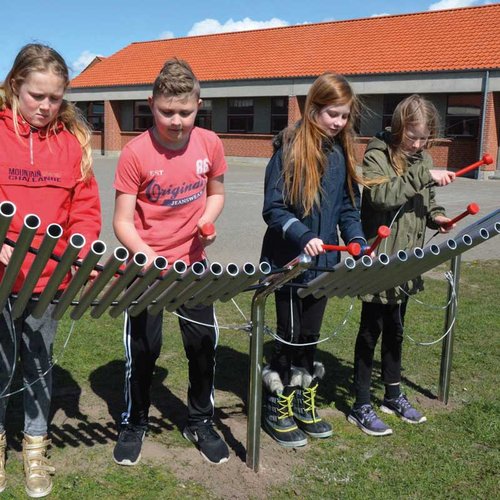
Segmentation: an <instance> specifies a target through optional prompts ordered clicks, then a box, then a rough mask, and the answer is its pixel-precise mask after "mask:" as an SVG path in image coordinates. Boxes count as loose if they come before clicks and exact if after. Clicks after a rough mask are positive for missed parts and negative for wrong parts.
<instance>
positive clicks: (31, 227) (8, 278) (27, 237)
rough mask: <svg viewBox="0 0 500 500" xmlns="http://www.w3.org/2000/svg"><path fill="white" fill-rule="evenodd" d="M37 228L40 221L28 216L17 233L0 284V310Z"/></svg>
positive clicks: (33, 216)
mask: <svg viewBox="0 0 500 500" xmlns="http://www.w3.org/2000/svg"><path fill="white" fill-rule="evenodd" d="M39 227H40V219H39V218H38V217H37V216H36V215H34V214H29V215H27V216H26V217H25V218H24V224H23V228H22V229H21V232H20V233H19V238H18V239H17V241H16V245H15V246H14V250H13V252H12V255H11V257H10V260H9V263H8V264H7V267H6V268H5V270H4V273H3V278H2V281H1V282H0V310H2V309H3V308H4V306H5V304H6V303H7V299H8V297H9V295H10V293H11V291H12V287H13V286H14V284H15V282H16V279H17V276H18V274H19V271H20V269H21V266H22V265H23V262H24V259H25V258H26V254H27V253H28V249H29V246H30V244H31V242H32V241H33V237H34V236H35V233H36V230H37V229H38V228H39Z"/></svg>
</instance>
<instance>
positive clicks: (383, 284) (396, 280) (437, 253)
mask: <svg viewBox="0 0 500 500" xmlns="http://www.w3.org/2000/svg"><path fill="white" fill-rule="evenodd" d="M489 237H490V233H489V231H488V230H487V229H486V228H481V229H478V230H477V234H476V235H475V237H471V236H470V235H463V236H462V237H461V238H459V239H458V240H456V239H449V240H447V241H445V242H443V243H441V244H440V245H430V246H429V247H426V248H424V249H423V250H422V249H414V251H413V253H411V254H410V255H409V256H408V258H407V259H406V260H405V261H404V263H402V264H401V266H400V271H399V272H396V271H397V269H396V268H394V267H392V266H390V265H389V266H388V267H387V273H386V274H385V275H384V276H385V279H383V280H379V281H377V282H376V283H373V282H371V281H367V282H365V283H364V284H363V287H360V288H358V289H357V290H356V294H359V295H363V294H365V293H379V292H382V291H384V290H388V289H390V288H393V287H394V286H397V285H401V284H403V283H406V282H407V281H409V280H411V279H414V278H416V277H417V276H420V275H421V274H423V273H425V272H427V271H429V270H430V269H433V268H435V267H436V266H438V265H439V264H442V263H443V262H446V261H448V260H449V259H451V258H452V257H453V256H455V255H457V254H459V253H462V252H465V251H467V250H469V249H471V248H473V247H474V246H476V245H478V244H480V243H482V242H483V241H485V240H486V239H488V238H489Z"/></svg>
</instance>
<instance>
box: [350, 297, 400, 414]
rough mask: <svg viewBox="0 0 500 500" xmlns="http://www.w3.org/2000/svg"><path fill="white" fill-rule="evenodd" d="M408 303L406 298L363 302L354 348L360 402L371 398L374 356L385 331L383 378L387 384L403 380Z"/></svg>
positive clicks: (366, 401) (383, 340)
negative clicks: (390, 302) (388, 302)
mask: <svg viewBox="0 0 500 500" xmlns="http://www.w3.org/2000/svg"><path fill="white" fill-rule="evenodd" d="M406 305H407V302H406V301H405V302H403V303H402V304H376V303H370V302H363V305H362V308H361V321H360V325H359V332H358V337H357V338H356V347H355V349H354V390H355V395H356V404H359V405H360V404H366V403H369V402H370V386H371V379H372V370H373V358H374V354H375V347H376V345H377V341H378V339H379V337H380V334H382V346H381V362H382V381H383V382H384V384H386V385H389V384H397V383H399V382H401V351H402V344H403V326H404V317H405V313H406Z"/></svg>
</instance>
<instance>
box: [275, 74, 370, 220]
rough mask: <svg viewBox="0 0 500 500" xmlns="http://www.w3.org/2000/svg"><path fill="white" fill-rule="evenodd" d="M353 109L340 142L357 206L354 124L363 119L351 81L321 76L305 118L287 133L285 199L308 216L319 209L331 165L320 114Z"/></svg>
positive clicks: (307, 100)
mask: <svg viewBox="0 0 500 500" xmlns="http://www.w3.org/2000/svg"><path fill="white" fill-rule="evenodd" d="M342 105H349V106H350V114H349V119H348V121H347V124H346V126H345V127H344V128H343V129H342V131H341V132H339V134H338V136H337V137H336V140H337V138H338V140H339V142H340V144H341V145H342V147H343V149H344V155H345V159H346V166H347V183H348V187H349V193H350V195H351V199H352V201H353V203H354V189H353V185H354V183H355V182H360V183H362V180H361V179H360V178H359V177H358V175H357V174H356V157H355V150H354V138H355V133H354V123H355V122H356V119H357V117H358V116H359V107H360V106H359V101H358V99H357V97H356V95H355V94H354V91H353V90H352V88H351V86H350V85H349V83H348V81H347V80H346V79H345V78H344V77H343V76H342V75H338V74H336V73H324V74H322V75H321V76H319V77H318V78H317V79H316V80H315V81H314V83H313V84H312V86H311V88H310V89H309V92H308V94H307V97H306V102H305V107H304V116H303V118H302V120H301V122H299V124H298V125H297V126H292V127H289V128H288V129H287V130H285V132H284V139H285V145H284V156H283V182H284V188H285V189H284V194H285V199H286V200H287V201H289V202H290V203H291V204H292V205H295V206H299V207H301V208H302V211H303V214H304V215H305V216H306V215H308V214H310V213H311V211H312V209H313V207H314V205H319V196H318V194H320V193H321V179H322V177H323V174H324V173H325V168H326V165H327V155H326V153H325V151H324V148H323V144H324V142H325V141H331V139H330V138H329V137H328V136H327V134H326V132H325V131H324V130H323V129H322V128H321V127H320V126H319V125H318V122H317V116H318V113H319V112H320V111H321V110H322V109H323V108H324V107H325V106H342Z"/></svg>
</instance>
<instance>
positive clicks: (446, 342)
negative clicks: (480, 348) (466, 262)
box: [438, 254, 462, 404]
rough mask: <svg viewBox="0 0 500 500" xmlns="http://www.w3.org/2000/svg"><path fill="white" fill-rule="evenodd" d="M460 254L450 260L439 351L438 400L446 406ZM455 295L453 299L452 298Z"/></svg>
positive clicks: (456, 308)
mask: <svg viewBox="0 0 500 500" xmlns="http://www.w3.org/2000/svg"><path fill="white" fill-rule="evenodd" d="M461 257H462V256H461V254H458V255H456V256H455V257H453V258H452V259H451V265H450V270H451V272H452V274H453V280H452V282H451V283H450V284H449V287H448V302H449V304H448V308H447V310H446V321H445V325H444V331H445V332H447V331H448V330H450V331H449V333H448V335H447V336H446V337H445V338H444V339H443V346H442V350H441V370H440V372H439V386H438V399H439V401H441V402H443V403H444V404H448V394H449V392H450V375H451V362H452V359H453V340H454V339H453V337H454V332H455V325H454V324H453V321H454V320H455V319H456V315H457V311H458V284H459V282H460V261H461ZM453 293H455V298H453Z"/></svg>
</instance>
